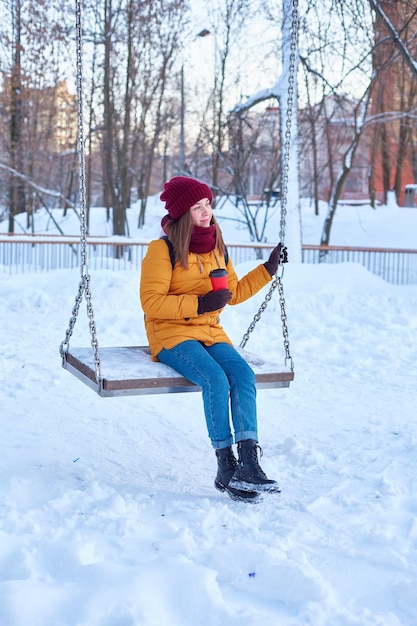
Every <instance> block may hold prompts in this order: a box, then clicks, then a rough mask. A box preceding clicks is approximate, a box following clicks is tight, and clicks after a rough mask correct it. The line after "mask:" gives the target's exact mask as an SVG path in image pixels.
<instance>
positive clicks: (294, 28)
mask: <svg viewBox="0 0 417 626" xmlns="http://www.w3.org/2000/svg"><path fill="white" fill-rule="evenodd" d="M297 35H298V0H293V8H292V14H291V42H290V65H289V71H288V100H287V116H286V122H285V141H284V159H283V172H282V183H281V219H280V231H279V238H280V241H281V242H282V243H284V242H285V228H286V215H287V195H288V177H289V169H290V148H291V125H292V109H293V104H294V83H295V80H296V77H295V63H296V51H297ZM279 269H281V273H280V274H279V273H278V272H279ZM283 276H284V266H283V265H282V264H281V265H280V266H279V267H278V270H277V273H276V274H275V278H274V280H273V281H272V283H271V287H270V288H269V291H268V293H267V294H266V296H265V300H264V301H263V302H262V304H261V306H260V307H259V309H258V312H257V313H256V314H255V315H254V317H253V320H252V322H251V323H250V324H249V327H248V329H247V331H246V333H245V334H244V335H243V338H242V341H241V343H240V346H239V347H240V348H244V347H245V345H246V343H247V342H248V340H249V337H250V334H251V333H252V332H253V330H254V329H255V326H256V324H257V323H258V322H259V320H260V319H261V315H262V314H263V312H264V311H265V309H266V308H267V306H268V303H269V302H270V300H271V298H272V295H273V293H274V291H275V289H276V288H277V287H278V294H279V304H280V309H281V322H282V334H283V338H284V349H285V365H287V364H289V366H290V368H291V371H293V370H294V362H293V359H292V356H291V354H290V342H289V338H288V326H287V313H286V310H285V298H284V286H283V283H282V278H283Z"/></svg>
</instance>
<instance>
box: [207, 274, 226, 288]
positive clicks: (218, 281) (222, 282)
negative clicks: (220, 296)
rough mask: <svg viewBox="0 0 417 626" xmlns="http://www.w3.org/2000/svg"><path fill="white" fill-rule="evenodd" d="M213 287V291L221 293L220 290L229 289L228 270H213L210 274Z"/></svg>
mask: <svg viewBox="0 0 417 626" xmlns="http://www.w3.org/2000/svg"><path fill="white" fill-rule="evenodd" d="M209 276H210V280H211V286H212V287H213V291H219V289H227V287H228V284H229V283H228V277H227V270H224V269H218V270H211V272H210V274H209Z"/></svg>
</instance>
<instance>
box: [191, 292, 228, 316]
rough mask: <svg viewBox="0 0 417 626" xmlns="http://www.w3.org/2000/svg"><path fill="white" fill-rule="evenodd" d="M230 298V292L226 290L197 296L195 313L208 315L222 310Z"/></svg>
mask: <svg viewBox="0 0 417 626" xmlns="http://www.w3.org/2000/svg"><path fill="white" fill-rule="evenodd" d="M231 297H232V292H231V291H229V290H228V289H219V290H218V291H209V292H208V293H206V295H205V296H198V309H197V313H198V314H199V315H202V314H203V313H209V312H210V311H217V310H218V309H222V308H223V307H224V305H225V304H227V303H228V302H229V300H230V298H231Z"/></svg>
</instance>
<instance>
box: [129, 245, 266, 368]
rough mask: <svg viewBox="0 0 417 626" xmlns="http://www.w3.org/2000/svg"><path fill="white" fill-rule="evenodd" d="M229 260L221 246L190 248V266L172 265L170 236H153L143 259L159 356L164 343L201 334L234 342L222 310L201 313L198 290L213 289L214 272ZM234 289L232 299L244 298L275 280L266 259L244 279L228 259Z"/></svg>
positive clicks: (148, 318)
mask: <svg viewBox="0 0 417 626" xmlns="http://www.w3.org/2000/svg"><path fill="white" fill-rule="evenodd" d="M216 256H217V258H218V259H219V262H220V266H221V267H225V260H224V258H223V257H221V255H219V253H218V252H216V254H214V252H208V253H206V254H198V255H197V254H196V253H193V252H190V254H189V256H188V266H189V267H188V269H185V268H184V267H182V266H181V265H179V264H178V263H176V264H175V267H174V269H172V264H171V259H170V256H169V249H168V245H167V243H166V241H164V240H163V239H157V240H155V241H151V243H150V244H149V247H148V251H147V253H146V255H145V257H144V259H143V261H142V273H141V281H140V300H141V304H142V308H143V311H144V313H145V328H146V334H147V336H148V342H149V348H150V351H151V354H152V358H153V360H154V361H157V360H158V359H157V355H158V354H159V352H160V351H161V350H162V348H167V349H169V348H173V347H174V346H176V345H177V344H179V343H181V342H182V341H186V340H187V339H195V340H197V341H201V342H202V343H204V344H206V345H208V346H210V345H213V344H214V343H219V342H227V343H230V344H231V343H232V342H231V341H230V339H229V337H228V336H227V335H226V333H225V332H224V330H223V328H222V326H221V324H220V318H219V314H220V310H219V311H212V312H210V313H204V314H203V315H198V313H197V308H198V296H203V295H205V294H206V293H207V292H208V291H211V289H212V288H211V282H210V278H209V273H210V271H211V270H213V269H216V268H217V267H219V266H218V263H217V260H216ZM226 269H227V272H228V278H229V289H230V291H231V292H232V298H231V300H230V301H229V303H228V304H239V303H240V302H244V301H245V300H247V299H248V298H250V297H251V296H253V295H254V294H255V293H257V292H258V291H259V290H260V289H262V287H264V286H265V285H266V284H267V283H268V282H269V281H270V280H271V276H270V275H269V273H268V272H267V270H266V269H265V267H264V265H263V264H260V265H259V266H258V267H256V268H255V269H253V270H252V271H250V272H248V274H246V276H243V277H242V278H241V279H240V280H239V279H238V277H237V275H236V272H235V270H234V269H233V265H232V262H231V260H230V258H229V260H228V263H227V268H226Z"/></svg>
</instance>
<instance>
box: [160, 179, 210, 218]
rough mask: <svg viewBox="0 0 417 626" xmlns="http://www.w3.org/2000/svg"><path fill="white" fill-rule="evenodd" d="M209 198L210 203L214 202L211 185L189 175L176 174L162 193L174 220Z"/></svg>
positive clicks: (166, 184)
mask: <svg viewBox="0 0 417 626" xmlns="http://www.w3.org/2000/svg"><path fill="white" fill-rule="evenodd" d="M203 198H208V199H209V200H210V204H211V203H212V202H213V194H212V193H211V189H210V187H208V186H207V185H206V184H205V183H200V181H199V180H196V179H195V178H188V177H187V176H174V178H171V180H169V181H168V182H167V183H165V185H164V191H163V192H162V194H161V200H162V202H165V208H166V210H167V211H168V213H169V216H170V218H171V219H172V220H177V219H179V218H180V217H181V215H184V213H187V211H188V210H189V209H191V207H192V206H193V205H194V204H196V203H197V202H199V201H200V200H202V199H203Z"/></svg>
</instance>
